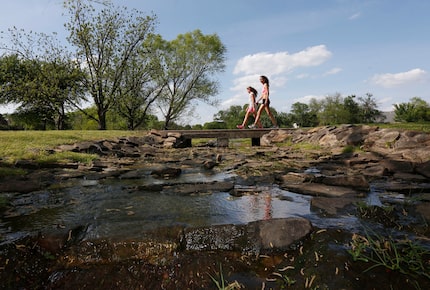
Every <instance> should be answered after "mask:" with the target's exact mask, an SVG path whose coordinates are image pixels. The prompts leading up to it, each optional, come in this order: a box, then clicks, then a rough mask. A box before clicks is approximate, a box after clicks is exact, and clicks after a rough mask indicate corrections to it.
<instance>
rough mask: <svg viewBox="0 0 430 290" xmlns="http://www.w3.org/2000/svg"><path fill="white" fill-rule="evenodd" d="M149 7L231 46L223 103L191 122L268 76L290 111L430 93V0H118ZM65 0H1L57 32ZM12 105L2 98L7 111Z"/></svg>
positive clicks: (27, 20) (11, 22) (8, 11)
mask: <svg viewBox="0 0 430 290" xmlns="http://www.w3.org/2000/svg"><path fill="white" fill-rule="evenodd" d="M113 2H114V3H115V5H119V6H127V7H130V8H135V9H138V10H140V11H143V12H145V13H147V14H151V13H152V12H153V13H154V14H155V15H156V16H157V20H158V24H157V26H156V32H157V33H159V34H161V35H162V36H163V38H164V39H167V40H171V39H174V38H176V36H177V35H178V34H182V33H186V32H191V31H193V30H195V29H200V30H201V31H202V32H203V33H204V34H213V33H216V34H217V35H218V36H219V37H220V39H221V41H222V42H223V43H224V44H225V46H226V48H227V62H226V65H227V66H226V70H225V72H224V73H221V74H219V75H218V76H217V79H218V81H219V82H220V92H219V95H217V96H216V97H217V98H218V99H219V100H220V106H219V107H216V108H215V107H210V106H207V105H203V104H200V105H199V106H198V108H197V110H196V114H197V116H196V117H195V118H192V119H186V120H184V121H185V122H189V123H205V122H209V121H211V120H212V118H213V115H214V114H215V113H216V112H218V111H219V110H222V109H227V108H228V107H230V106H231V105H243V104H245V103H247V101H248V99H247V98H248V96H247V92H246V87H247V86H249V85H251V86H254V87H255V88H256V89H257V90H258V91H260V89H261V85H260V83H259V76H260V75H266V76H268V77H269V79H270V88H271V91H270V92H271V95H270V96H271V105H272V106H274V107H275V108H276V110H277V111H281V112H289V111H290V109H291V105H292V104H293V103H295V102H303V103H308V101H309V100H310V99H311V98H317V99H321V98H324V97H325V96H327V95H334V94H336V93H340V94H341V95H342V96H344V97H346V96H349V95H356V96H357V97H361V96H365V95H366V93H371V94H373V96H374V97H375V99H376V101H377V102H378V108H379V109H380V110H383V111H390V110H392V106H393V104H396V103H403V102H408V101H409V100H410V99H411V98H412V97H420V98H422V99H424V100H426V101H427V102H430V37H429V36H430V20H429V19H430V18H429V17H428V12H429V11H430V1H428V0H409V1H392V0H267V1H261V0H259V1H256V0H217V1H215V0H211V1H209V0H122V1H121V0H115V1H113ZM62 12H63V8H62V1H61V0H17V1H7V2H5V3H2V9H1V10H0V19H1V21H0V31H6V30H7V29H8V28H9V27H12V26H16V27H17V28H23V29H25V30H27V31H29V30H33V31H37V32H44V33H48V34H49V33H52V32H57V33H58V38H59V39H65V38H66V35H67V34H66V32H65V31H64V28H63V24H64V22H65V21H66V20H67V18H66V17H65V16H62ZM5 110H7V108H5V107H4V106H3V107H2V106H0V113H1V112H4V111H5Z"/></svg>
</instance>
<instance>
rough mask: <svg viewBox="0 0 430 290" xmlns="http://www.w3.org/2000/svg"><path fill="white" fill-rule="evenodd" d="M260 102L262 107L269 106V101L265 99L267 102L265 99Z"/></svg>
mask: <svg viewBox="0 0 430 290" xmlns="http://www.w3.org/2000/svg"><path fill="white" fill-rule="evenodd" d="M262 102H263V105H264V106H267V107H268V106H269V105H270V100H269V99H267V100H266V99H263V100H262Z"/></svg>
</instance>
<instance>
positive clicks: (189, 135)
mask: <svg viewBox="0 0 430 290" xmlns="http://www.w3.org/2000/svg"><path fill="white" fill-rule="evenodd" d="M272 130H284V131H288V132H291V131H294V130H295V129H291V128H280V129H273V128H262V129H211V130H167V131H165V132H168V133H173V134H175V133H178V134H180V135H181V138H182V139H184V140H185V141H184V142H185V144H186V146H188V147H191V142H192V139H195V138H216V139H217V146H218V147H228V142H229V140H230V139H243V138H251V144H252V146H260V139H261V137H262V136H263V135H265V134H267V133H269V132H270V131H272Z"/></svg>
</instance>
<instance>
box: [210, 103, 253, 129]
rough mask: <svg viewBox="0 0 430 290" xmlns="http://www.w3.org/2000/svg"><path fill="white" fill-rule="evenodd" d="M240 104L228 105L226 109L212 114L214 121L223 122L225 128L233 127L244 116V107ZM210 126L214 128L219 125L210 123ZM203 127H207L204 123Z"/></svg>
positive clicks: (239, 122) (240, 121)
mask: <svg viewBox="0 0 430 290" xmlns="http://www.w3.org/2000/svg"><path fill="white" fill-rule="evenodd" d="M245 107H246V106H244V107H241V106H230V108H228V109H227V110H221V111H219V112H218V113H216V114H215V115H214V122H215V123H223V124H224V125H223V126H225V128H226V129H227V128H228V129H235V128H236V125H237V124H241V123H242V120H243V118H244V117H245V110H244V108H245ZM210 126H211V128H214V127H216V126H219V125H212V124H211V125H210ZM205 127H206V128H207V129H209V128H208V127H207V126H206V124H205Z"/></svg>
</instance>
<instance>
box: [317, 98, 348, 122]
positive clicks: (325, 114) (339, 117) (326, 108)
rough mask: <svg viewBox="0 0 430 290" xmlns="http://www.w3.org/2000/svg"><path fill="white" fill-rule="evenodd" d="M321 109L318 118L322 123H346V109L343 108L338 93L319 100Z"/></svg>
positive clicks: (341, 99)
mask: <svg viewBox="0 0 430 290" xmlns="http://www.w3.org/2000/svg"><path fill="white" fill-rule="evenodd" d="M321 104H322V105H321V108H322V111H320V112H319V113H318V118H319V121H320V123H321V124H323V125H335V124H343V123H348V115H349V113H348V111H347V110H346V109H345V106H344V102H343V98H342V96H341V95H340V94H339V93H336V94H334V95H332V96H327V97H326V98H325V99H324V100H322V101H321Z"/></svg>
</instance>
